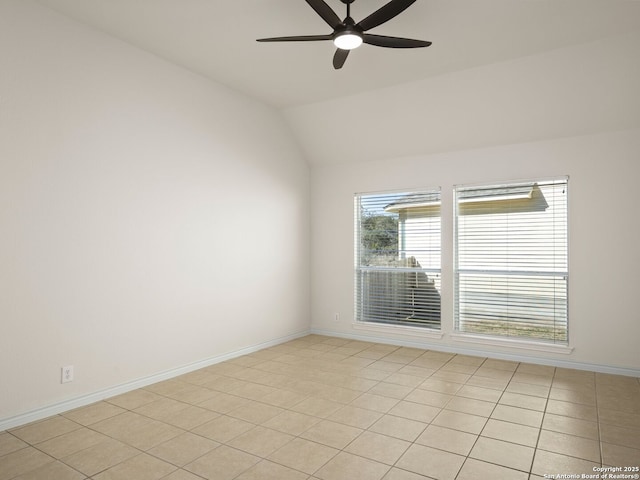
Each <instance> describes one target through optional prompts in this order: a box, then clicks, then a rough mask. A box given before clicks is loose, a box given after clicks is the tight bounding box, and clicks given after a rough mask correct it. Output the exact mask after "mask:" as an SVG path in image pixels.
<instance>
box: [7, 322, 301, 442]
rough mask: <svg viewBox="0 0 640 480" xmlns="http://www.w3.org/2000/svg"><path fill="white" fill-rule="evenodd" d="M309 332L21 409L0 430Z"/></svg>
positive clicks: (245, 353) (81, 405) (119, 393)
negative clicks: (22, 411) (26, 409)
mask: <svg viewBox="0 0 640 480" xmlns="http://www.w3.org/2000/svg"><path fill="white" fill-rule="evenodd" d="M309 333H311V332H310V331H309V330H304V331H301V332H298V333H294V334H291V335H287V336H284V337H279V338H276V339H273V340H269V341H267V342H262V343H259V344H257V345H252V346H249V347H245V348H242V349H240V350H236V351H233V352H228V353H224V354H222V355H215V356H213V357H210V358H206V359H204V360H200V361H198V362H194V363H190V364H188V365H183V366H181V367H177V368H173V369H171V370H166V371H164V372H160V373H156V374H154V375H150V376H148V377H144V378H139V379H137V380H133V381H131V382H126V383H123V384H120V385H116V386H114V387H110V388H107V389H104V390H100V391H98V392H93V393H89V394H86V395H81V396H79V397H75V398H71V399H69V400H65V401H62V402H58V403H54V404H51V405H47V406H44V407H41V408H38V409H36V410H31V411H29V412H24V413H21V414H18V415H15V416H12V417H7V418H0V432H2V431H4V430H8V429H10V428H15V427H19V426H21V425H25V424H27V423H31V422H35V421H38V420H42V419H44V418H47V417H50V416H52V415H58V414H59V413H63V412H67V411H69V410H73V409H75V408H80V407H84V406H87V405H90V404H92V403H95V402H99V401H101V400H104V399H105V398H110V397H115V396H116V395H121V394H123V393H127V392H130V391H131V390H136V389H138V388H142V387H146V386H148V385H151V384H153V383H158V382H161V381H163V380H169V379H171V378H174V377H177V376H180V375H184V374H185V373H189V372H193V371H194V370H199V369H201V368H204V367H208V366H210V365H215V364H216V363H220V362H224V361H225V360H231V359H232V358H236V357H241V356H242V355H247V354H249V353H253V352H257V351H258V350H262V349H264V348H269V347H273V346H275V345H279V344H281V343H285V342H288V341H290V340H295V339H296V338H300V337H304V336H306V335H308V334H309Z"/></svg>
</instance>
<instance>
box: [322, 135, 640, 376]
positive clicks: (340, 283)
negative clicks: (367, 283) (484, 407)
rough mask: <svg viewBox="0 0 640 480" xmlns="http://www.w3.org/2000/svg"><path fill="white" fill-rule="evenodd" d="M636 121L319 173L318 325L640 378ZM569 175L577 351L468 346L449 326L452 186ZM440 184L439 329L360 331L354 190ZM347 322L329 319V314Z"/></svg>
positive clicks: (639, 145) (639, 148) (572, 324)
mask: <svg viewBox="0 0 640 480" xmlns="http://www.w3.org/2000/svg"><path fill="white" fill-rule="evenodd" d="M639 158H640V129H633V130H627V131H620V132H614V133H602V134H594V135H588V136H581V137H572V138H566V139H560V140H547V141H541V142H535V143H522V144H513V145H506V146H501V147H492V148H486V149H475V150H466V151H460V152H454V153H444V154H434V155H424V156H415V157H406V158H394V159H388V160H381V161H376V162H369V163H366V164H364V163H357V164H344V165H326V166H315V167H313V170H312V215H311V217H312V241H313V243H312V245H313V247H312V286H313V287H312V327H313V329H314V331H318V332H324V333H330V332H331V333H335V334H340V335H347V336H356V337H360V338H366V337H367V336H370V337H371V338H377V339H379V338H385V339H394V340H396V341H403V342H409V343H412V344H420V345H423V346H425V347H431V348H443V349H449V350H454V351H466V352H473V351H475V352H476V353H478V354H483V355H486V354H489V355H492V354H493V355H506V356H509V355H514V356H515V357H516V358H529V359H530V360H531V361H541V362H547V363H549V362H551V363H555V364H559V365H571V366H575V367H585V368H586V367H588V368H594V367H595V368H600V369H602V368H605V369H607V368H609V367H614V370H615V371H619V372H621V373H635V374H636V375H638V376H640V355H638V339H640V322H638V287H639V286H640V282H639V280H638V278H639V274H640V250H639V249H638V238H640V216H639V215H638V189H637V186H636V184H637V179H638V178H639V177H640V162H639V161H638V159H639ZM560 175H569V177H570V179H569V224H570V227H569V242H570V243H569V255H570V257H569V258H570V266H569V269H570V276H569V329H570V346H571V347H573V352H572V353H571V354H568V355H567V354H564V353H549V352H540V351H526V350H523V349H521V348H509V347H501V346H490V345H475V344H467V343H462V342H460V341H458V340H456V339H454V338H452V337H451V336H450V333H451V332H452V329H453V307H452V305H453V261H452V256H453V247H452V245H453V208H452V204H453V194H452V190H453V186H454V185H456V184H467V183H481V182H494V181H502V180H527V179H536V178H541V177H542V178H547V177H553V176H560ZM421 186H422V187H433V186H441V187H442V197H443V201H442V229H443V232H442V240H443V261H442V329H443V332H444V337H443V338H442V339H441V340H438V339H425V338H419V337H415V336H410V335H406V334H400V333H397V334H393V333H380V332H379V331H377V332H375V331H374V332H370V331H366V330H360V329H354V327H353V311H354V307H353V194H354V193H355V192H369V191H373V192H375V191H381V190H393V189H405V188H408V189H411V188H417V187H421ZM335 312H338V313H340V321H339V322H335V321H334V313H335Z"/></svg>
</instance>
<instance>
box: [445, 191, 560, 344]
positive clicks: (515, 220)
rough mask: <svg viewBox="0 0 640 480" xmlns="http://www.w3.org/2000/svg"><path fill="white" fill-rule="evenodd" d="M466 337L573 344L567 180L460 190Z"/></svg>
mask: <svg viewBox="0 0 640 480" xmlns="http://www.w3.org/2000/svg"><path fill="white" fill-rule="evenodd" d="M455 201H456V225H455V226H456V245H455V252H456V265H455V306H454V309H455V324H456V330H457V331H458V332H464V333H472V334H481V335H492V336H501V337H516V338H526V339H529V340H535V341H543V342H551V343H560V344H566V343H567V342H568V327H567V290H568V288H567V285H568V254H567V179H566V178H562V179H557V180H550V181H539V182H530V183H515V184H508V185H491V186H462V187H457V188H456V189H455Z"/></svg>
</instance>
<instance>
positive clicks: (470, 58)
mask: <svg viewBox="0 0 640 480" xmlns="http://www.w3.org/2000/svg"><path fill="white" fill-rule="evenodd" d="M37 1H38V2H39V3H41V4H43V5H45V6H48V7H50V8H52V9H54V10H57V11H58V12H60V13H62V14H64V15H66V16H69V17H71V18H74V19H76V20H78V21H80V22H82V23H85V24H87V25H89V26H90V27H93V28H96V29H98V30H101V31H103V32H105V33H107V34H109V35H112V36H114V37H116V38H118V39H120V40H122V41H124V42H127V43H128V44H130V45H133V46H134V47H137V48H140V49H143V50H146V51H147V52H150V53H152V54H154V55H157V56H159V57H161V58H163V59H165V60H167V61H169V62H172V63H174V64H177V65H180V66H182V67H184V68H186V69H188V70H191V71H193V72H196V73H198V74H200V75H203V76H205V77H208V78H210V79H211V80H213V81H215V82H218V83H221V84H223V85H226V86H228V87H230V88H232V89H234V90H236V91H240V92H242V93H244V94H247V95H249V96H252V97H255V98H257V99H259V100H261V101H263V102H265V103H267V104H270V105H272V106H274V107H275V108H278V109H281V110H282V112H283V115H284V118H285V119H286V120H287V122H288V123H289V126H290V128H291V130H292V131H293V133H294V135H295V136H296V138H297V141H298V143H299V144H300V146H301V148H302V151H303V154H304V156H305V158H306V160H307V161H308V162H309V163H311V164H315V165H323V164H331V163H338V162H339V163H345V162H363V161H372V160H377V159H386V158H397V157H403V156H404V157H406V156H412V155H425V154H432V153H438V152H443V151H453V150H464V149H470V148H482V147H486V146H495V145H504V144H509V143H520V142H527V141H536V140H540V139H547V138H559V137H566V136H575V135H583V134H593V133H597V132H602V131H611V130H616V129H618V130H619V129H629V128H640V95H639V94H638V87H637V86H638V85H640V55H639V54H638V52H639V51H640V0H417V1H416V2H415V3H414V4H413V5H412V6H410V7H409V8H408V9H407V10H406V11H405V12H403V13H401V14H400V15H398V16H397V17H395V18H393V19H392V20H390V21H389V22H387V23H385V24H383V25H381V26H379V27H376V28H374V29H372V30H371V31H370V32H371V33H378V34H383V35H392V36H402V37H409V38H417V39H423V40H429V41H431V42H433V45H432V46H430V47H428V48H419V49H406V50H404V49H390V48H378V47H373V46H370V45H363V46H362V47H360V48H358V49H357V50H355V51H353V52H352V53H351V54H350V55H349V58H348V61H347V63H346V65H345V66H344V68H342V69H341V70H334V69H333V67H332V57H333V54H334V51H335V47H334V46H333V45H332V44H331V42H297V43H258V42H256V39H257V38H264V37H272V36H284V35H307V34H326V33H330V30H331V29H330V28H329V27H328V26H327V24H326V23H325V22H324V21H323V20H322V19H321V18H320V17H319V16H318V15H317V14H316V13H315V12H314V11H313V9H312V8H311V7H310V6H309V5H308V4H307V2H305V1H304V0H37ZM387 1H388V0H356V1H355V2H354V3H353V4H352V10H351V14H352V17H353V18H354V19H355V20H356V21H358V20H360V19H363V18H365V17H366V16H367V15H369V14H370V13H372V12H373V11H375V10H377V9H378V8H380V7H381V6H383V5H384V4H385V3H386V2H387ZM326 2H327V3H328V5H329V6H330V7H331V8H333V10H334V11H336V12H338V13H339V16H340V17H343V16H344V14H345V13H346V11H345V10H346V8H345V5H344V4H343V3H342V2H341V1H340V0H326Z"/></svg>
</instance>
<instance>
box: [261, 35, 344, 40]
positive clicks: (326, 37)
mask: <svg viewBox="0 0 640 480" xmlns="http://www.w3.org/2000/svg"><path fill="white" fill-rule="evenodd" d="M332 38H333V37H332V35H298V36H294V37H273V38H258V39H257V40H256V42H317V41H319V40H331V39H332Z"/></svg>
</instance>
